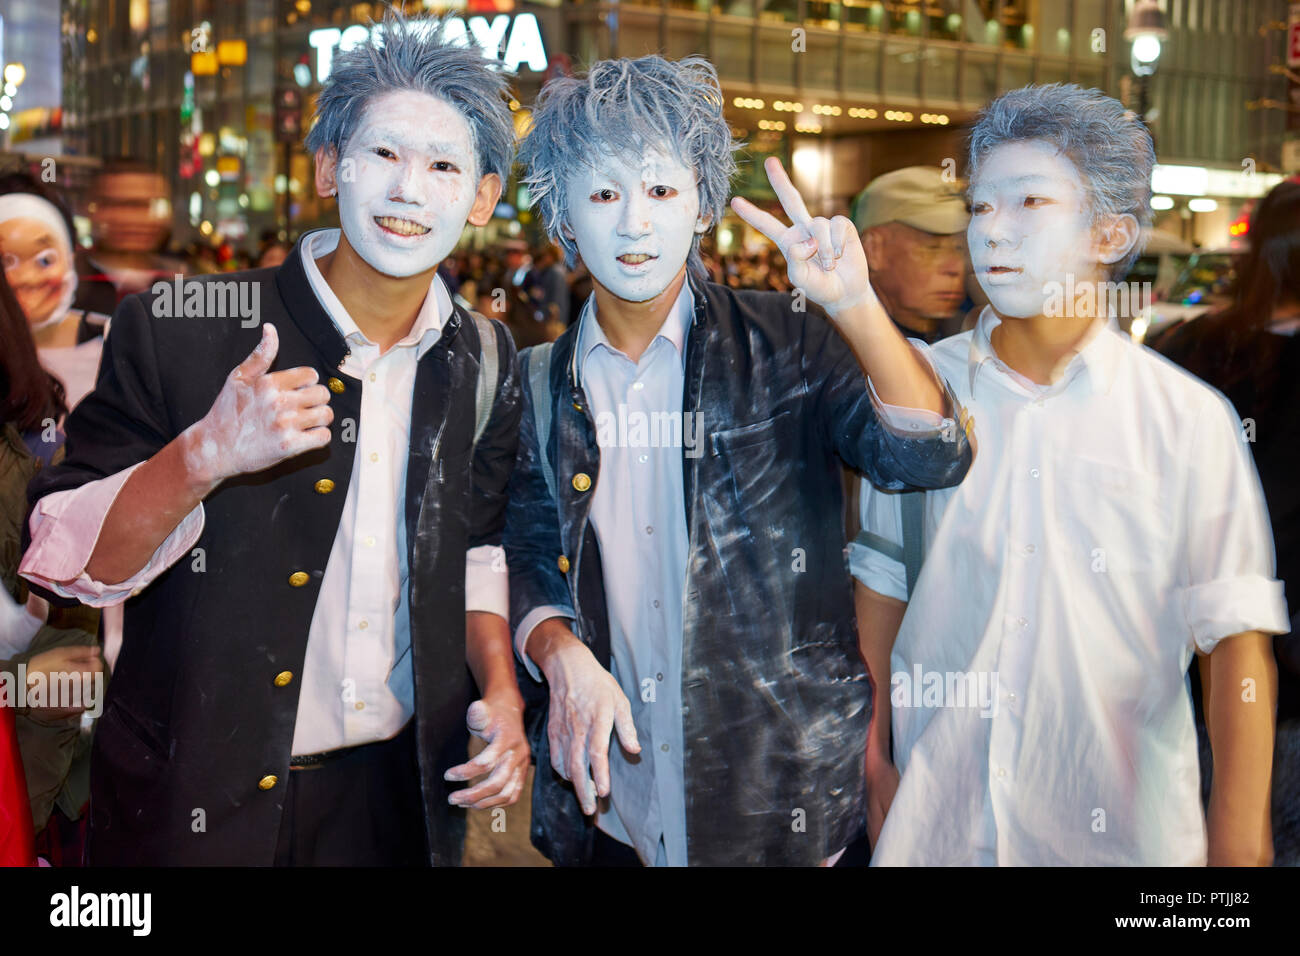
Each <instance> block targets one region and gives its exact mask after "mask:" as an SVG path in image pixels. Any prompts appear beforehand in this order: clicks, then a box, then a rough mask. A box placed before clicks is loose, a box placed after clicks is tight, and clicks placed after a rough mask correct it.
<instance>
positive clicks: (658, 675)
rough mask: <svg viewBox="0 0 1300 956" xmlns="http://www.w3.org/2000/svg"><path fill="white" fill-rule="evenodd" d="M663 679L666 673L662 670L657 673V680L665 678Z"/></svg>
mask: <svg viewBox="0 0 1300 956" xmlns="http://www.w3.org/2000/svg"><path fill="white" fill-rule="evenodd" d="M663 679H664V675H663V673H662V672H660V673H658V674H655V680H663Z"/></svg>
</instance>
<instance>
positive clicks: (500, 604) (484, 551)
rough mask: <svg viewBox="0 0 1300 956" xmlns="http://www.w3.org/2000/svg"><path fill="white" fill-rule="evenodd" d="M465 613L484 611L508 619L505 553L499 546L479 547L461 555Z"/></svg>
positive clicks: (508, 585) (508, 592)
mask: <svg viewBox="0 0 1300 956" xmlns="http://www.w3.org/2000/svg"><path fill="white" fill-rule="evenodd" d="M465 610H466V611H486V612H487V613H489V614H499V615H500V616H501V617H503V618H505V619H506V620H507V621H508V620H510V581H509V574H508V569H507V567H506V551H505V548H503V547H501V546H500V545H499V544H481V545H479V546H478V547H476V548H470V549H469V550H468V551H466V552H465Z"/></svg>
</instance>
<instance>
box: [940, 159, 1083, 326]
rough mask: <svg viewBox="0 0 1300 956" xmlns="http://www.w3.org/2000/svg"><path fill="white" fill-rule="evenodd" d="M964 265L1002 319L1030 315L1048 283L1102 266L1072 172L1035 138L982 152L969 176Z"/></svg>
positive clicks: (1039, 310)
mask: <svg viewBox="0 0 1300 956" xmlns="http://www.w3.org/2000/svg"><path fill="white" fill-rule="evenodd" d="M970 197H971V219H970V225H969V226H968V227H967V229H966V238H967V242H968V244H969V247H970V257H971V266H972V267H973V268H974V270H975V275H976V278H978V279H979V284H980V287H981V288H982V289H983V290H984V292H985V294H986V295H987V296H988V297H989V303H990V304H991V305H992V306H993V308H994V310H995V311H996V312H997V313H998V314H999V315H1001V316H1005V317H1009V318H1034V317H1036V316H1040V315H1042V314H1043V313H1044V307H1045V304H1046V302H1047V299H1048V297H1049V296H1050V295H1051V289H1052V288H1053V287H1054V286H1058V285H1059V287H1061V288H1065V287H1066V286H1067V282H1068V279H1069V277H1070V276H1071V275H1073V278H1074V282H1075V283H1081V282H1086V281H1091V280H1093V279H1094V278H1096V276H1097V274H1098V272H1099V271H1100V269H1101V265H1100V263H1099V259H1098V249H1097V247H1096V244H1095V242H1094V239H1093V235H1092V229H1091V223H1090V217H1089V215H1088V209H1087V196H1086V193H1085V190H1084V184H1083V181H1082V179H1081V178H1080V177H1079V172H1078V170H1077V169H1075V167H1074V163H1073V162H1071V161H1070V159H1069V157H1067V156H1065V155H1063V154H1062V153H1061V152H1060V151H1059V150H1058V149H1057V148H1056V146H1054V145H1052V144H1050V143H1046V142H1043V141H1041V140H1026V141H1022V142H1014V143H1004V144H1003V145H1001V146H996V147H994V148H993V149H992V150H990V151H989V153H988V155H987V156H985V157H984V160H983V162H982V163H981V164H980V167H979V172H978V173H977V174H976V176H975V177H974V178H973V179H972V180H971V184H970Z"/></svg>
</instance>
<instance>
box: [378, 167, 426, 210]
mask: <svg viewBox="0 0 1300 956" xmlns="http://www.w3.org/2000/svg"><path fill="white" fill-rule="evenodd" d="M388 198H389V200H390V201H392V202H401V203H410V204H411V205H414V206H423V205H424V204H425V203H426V202H427V201H428V198H429V194H428V183H427V182H426V180H425V175H424V170H423V167H422V166H421V165H420V164H419V163H414V162H410V161H407V162H403V163H402V168H401V171H400V172H399V173H398V174H397V178H396V180H395V181H394V183H393V188H392V189H391V190H389V193H388Z"/></svg>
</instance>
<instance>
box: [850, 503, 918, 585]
mask: <svg viewBox="0 0 1300 956" xmlns="http://www.w3.org/2000/svg"><path fill="white" fill-rule="evenodd" d="M899 498H900V501H899V506H900V507H901V509H902V517H903V543H902V544H901V545H899V544H894V542H892V541H890V540H888V539H887V538H882V537H881V536H880V535H878V534H875V533H873V532H871V531H866V530H863V531H859V532H858V533H857V535H855V536H854V538H853V541H854V543H855V544H860V545H862V547H864V548H870V549H871V550H872V551H875V552H877V553H879V554H883V555H884V556H885V557H887V558H892V559H893V560H895V561H898V562H899V563H900V564H902V565H903V569H904V571H905V572H906V574H907V596H908V598H909V599H911V597H912V591H913V589H915V587H916V579H917V578H918V577H919V576H920V574H921V564H922V562H924V561H925V527H924V520H923V519H924V505H925V492H924V491H907V492H903V493H902V494H901V495H900V496H899Z"/></svg>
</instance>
